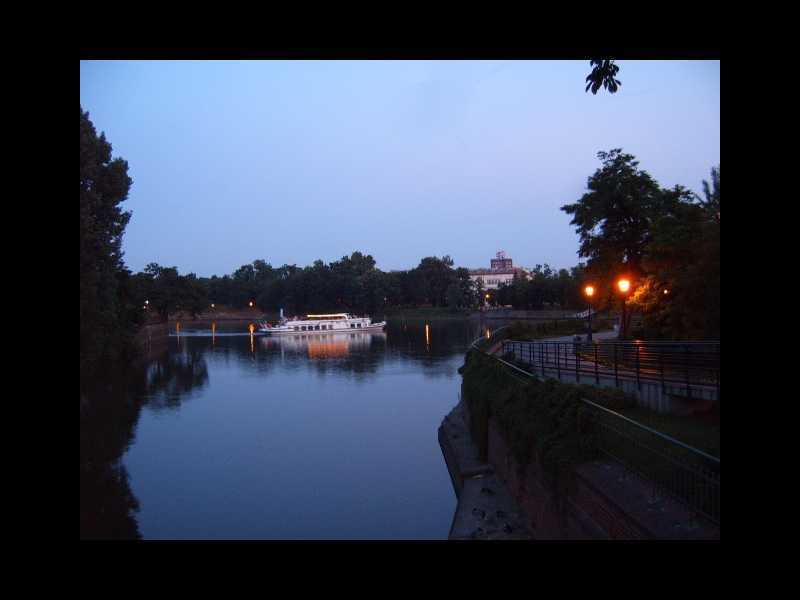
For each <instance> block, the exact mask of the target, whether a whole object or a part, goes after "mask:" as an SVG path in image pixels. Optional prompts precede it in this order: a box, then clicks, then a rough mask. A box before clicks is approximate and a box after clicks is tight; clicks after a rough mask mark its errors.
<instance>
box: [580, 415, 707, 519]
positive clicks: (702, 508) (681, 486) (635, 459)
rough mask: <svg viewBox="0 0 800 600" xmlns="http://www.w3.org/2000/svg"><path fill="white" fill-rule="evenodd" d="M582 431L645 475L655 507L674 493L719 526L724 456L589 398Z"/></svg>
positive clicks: (613, 456)
mask: <svg viewBox="0 0 800 600" xmlns="http://www.w3.org/2000/svg"><path fill="white" fill-rule="evenodd" d="M583 403H584V405H585V408H586V410H584V411H583V412H582V413H581V418H580V425H579V427H580V431H581V433H582V434H583V435H587V436H593V438H594V441H595V443H596V447H597V449H598V451H599V452H600V453H601V454H603V455H604V456H607V457H608V458H611V459H612V460H615V461H617V462H618V463H620V464H621V465H623V466H624V467H625V468H626V469H628V470H630V471H631V472H634V473H636V474H638V475H639V476H641V477H642V478H644V479H645V480H646V481H647V482H648V484H649V485H650V486H651V490H652V494H651V498H650V504H651V505H657V504H659V503H660V501H661V499H662V498H663V496H664V495H668V496H671V497H672V498H674V499H676V500H678V501H679V502H681V503H683V504H685V505H686V506H688V507H689V508H691V509H692V510H694V511H695V512H696V513H698V514H702V515H704V516H705V517H707V518H708V519H710V520H711V521H713V522H715V523H717V524H719V523H720V513H719V500H720V498H719V483H720V468H719V467H720V461H719V458H716V457H714V456H711V455H709V454H706V453H705V452H702V451H700V450H697V449H696V448H692V447H691V446H688V445H686V444H684V443H682V442H680V441H678V440H676V439H674V438H672V437H670V436H667V435H664V434H663V433H660V432H658V431H655V430H654V429H650V428H649V427H646V426H644V425H642V424H641V423H637V422H636V421H633V420H632V419H629V418H627V417H625V416H624V415H621V414H619V413H616V412H614V411H611V410H609V409H607V408H605V407H602V406H600V405H598V404H595V403H594V402H591V401H589V400H583Z"/></svg>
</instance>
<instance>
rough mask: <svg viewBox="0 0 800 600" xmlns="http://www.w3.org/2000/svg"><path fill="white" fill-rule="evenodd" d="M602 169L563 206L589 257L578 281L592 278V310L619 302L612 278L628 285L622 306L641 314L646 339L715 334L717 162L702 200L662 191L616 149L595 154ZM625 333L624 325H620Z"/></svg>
mask: <svg viewBox="0 0 800 600" xmlns="http://www.w3.org/2000/svg"><path fill="white" fill-rule="evenodd" d="M598 157H599V158H600V160H601V161H602V163H603V164H602V167H601V168H599V169H598V170H597V171H596V172H595V173H594V175H592V176H591V177H590V178H589V180H588V183H587V187H588V190H589V191H588V192H587V193H585V194H584V195H583V197H581V199H580V200H578V201H577V202H575V203H573V204H566V205H564V206H562V207H561V210H563V211H564V212H566V213H567V214H569V215H572V221H571V224H572V225H575V227H576V232H577V233H578V236H579V238H580V249H579V252H578V254H579V256H580V257H582V258H587V259H588V263H587V264H586V268H585V270H584V272H583V279H584V280H585V281H586V282H591V283H592V284H593V285H594V287H595V289H596V295H595V297H594V299H593V305H594V306H595V308H597V309H604V308H608V307H609V306H612V305H621V303H622V301H623V300H622V297H621V296H620V295H619V294H618V293H617V292H616V291H615V289H614V282H615V280H616V279H617V278H618V277H620V276H623V275H624V276H627V277H628V278H629V279H631V280H632V282H633V287H632V289H631V292H630V294H629V295H628V296H627V300H626V306H627V308H629V309H630V311H628V313H629V314H628V320H629V319H630V316H631V315H632V314H633V311H639V312H641V313H642V314H643V315H644V319H643V322H644V327H645V330H644V331H642V332H639V333H643V334H645V335H647V336H649V337H662V338H664V337H668V338H674V339H699V338H719V334H720V309H719V304H720V287H719V286H720V277H719V275H720V262H719V251H720V238H719V209H720V205H719V202H720V198H719V167H717V168H715V169H713V170H712V185H711V186H709V185H708V184H707V183H705V182H704V190H705V195H706V198H705V200H702V199H700V198H699V197H697V196H696V195H695V194H693V193H692V192H690V191H689V190H687V189H685V188H683V187H681V186H675V187H674V188H672V189H664V188H662V187H661V186H660V185H659V184H658V182H657V181H655V180H654V179H653V178H652V177H651V176H650V175H649V174H648V173H647V172H646V171H643V170H641V169H639V167H638V165H639V163H638V161H636V159H635V157H634V156H632V155H630V154H625V153H623V152H622V150H621V149H619V148H617V149H614V150H611V151H609V152H599V153H598ZM623 331H628V323H627V322H626V323H623Z"/></svg>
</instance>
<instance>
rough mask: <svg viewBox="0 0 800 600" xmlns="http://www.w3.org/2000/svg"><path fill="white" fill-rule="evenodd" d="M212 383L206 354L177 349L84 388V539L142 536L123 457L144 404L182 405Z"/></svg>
mask: <svg viewBox="0 0 800 600" xmlns="http://www.w3.org/2000/svg"><path fill="white" fill-rule="evenodd" d="M207 383H208V368H207V365H206V361H205V359H204V358H203V357H202V354H198V353H195V354H190V355H188V356H186V355H183V354H175V353H171V352H170V351H169V350H167V351H165V352H164V353H163V354H162V355H160V356H158V357H157V358H155V359H154V360H152V361H151V362H150V363H149V364H146V365H141V366H138V367H134V368H130V369H129V370H127V371H126V372H124V373H114V374H109V375H108V376H107V377H106V378H104V380H102V381H95V382H92V383H91V384H89V385H87V387H86V388H85V389H82V390H81V411H80V412H81V416H80V420H81V457H80V465H81V469H80V471H81V475H80V479H81V481H80V515H81V519H80V521H81V539H136V538H139V537H141V536H140V533H139V528H138V524H137V522H136V518H135V513H136V512H137V511H138V510H139V501H138V500H137V499H136V496H135V495H134V493H133V491H132V490H131V487H130V483H129V477H128V472H127V470H126V468H125V466H124V465H123V464H122V461H121V459H122V456H123V454H124V453H125V451H126V450H127V449H128V448H129V447H130V445H131V444H132V443H133V441H134V430H135V427H136V423H137V422H138V420H139V416H140V413H141V410H142V408H143V407H144V406H147V407H149V408H152V409H154V410H163V409H165V408H166V409H177V408H178V407H179V406H180V405H181V402H183V401H185V400H186V399H188V398H189V397H190V396H191V394H192V393H193V392H195V391H197V390H199V389H201V388H202V387H203V386H205V385H206V384H207Z"/></svg>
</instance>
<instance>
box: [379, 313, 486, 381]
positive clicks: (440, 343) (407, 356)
mask: <svg viewBox="0 0 800 600" xmlns="http://www.w3.org/2000/svg"><path fill="white" fill-rule="evenodd" d="M426 324H427V325H428V329H427V333H426V329H425V325H426ZM386 331H387V335H388V336H389V339H390V340H391V344H390V346H391V348H392V349H394V350H396V351H398V353H399V355H400V360H403V361H407V362H409V363H414V364H416V365H421V366H422V369H423V373H424V374H425V375H426V376H429V377H445V376H450V375H452V374H453V369H452V365H451V364H450V361H449V360H446V359H448V358H451V357H453V356H462V355H463V354H464V352H465V351H466V349H467V346H469V344H470V343H472V341H473V340H474V339H475V338H476V337H478V335H480V333H481V324H480V322H478V321H469V320H455V319H454V320H444V319H442V320H431V321H425V320H422V319H397V320H392V321H390V322H389V323H388V324H387V327H386Z"/></svg>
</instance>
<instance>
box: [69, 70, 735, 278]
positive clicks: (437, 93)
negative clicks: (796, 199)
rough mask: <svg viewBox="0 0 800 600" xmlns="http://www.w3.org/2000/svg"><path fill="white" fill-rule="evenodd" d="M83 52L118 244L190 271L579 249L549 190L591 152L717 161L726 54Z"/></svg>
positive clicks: (575, 172) (571, 196)
mask: <svg viewBox="0 0 800 600" xmlns="http://www.w3.org/2000/svg"><path fill="white" fill-rule="evenodd" d="M618 64H619V67H620V73H619V79H620V80H621V81H622V87H621V89H620V91H619V92H618V93H616V94H614V95H609V94H608V93H607V92H605V91H600V92H598V94H597V95H596V96H594V95H592V94H591V93H585V92H584V86H585V84H584V78H585V77H586V75H587V74H588V72H589V71H590V68H589V62H588V60H587V61H82V62H81V92H80V94H81V106H82V107H83V109H84V110H88V111H89V113H90V119H91V120H92V122H93V123H94V125H95V127H96V128H97V130H98V131H104V132H105V134H106V137H107V138H108V140H109V141H110V142H111V144H112V146H113V149H114V156H121V157H123V158H124V159H126V160H127V161H128V164H129V169H130V170H129V174H130V176H131V177H132V179H133V181H134V183H133V187H132V189H131V193H130V196H129V198H128V200H127V201H126V202H125V203H124V205H123V206H124V208H125V209H126V210H130V211H132V212H133V216H132V218H131V221H130V223H129V225H128V227H127V229H126V233H125V238H124V242H123V250H124V252H125V262H126V264H127V265H128V267H129V268H130V269H132V270H133V271H139V270H141V269H142V268H144V266H145V265H146V264H147V263H148V262H157V263H160V264H162V265H167V266H173V265H175V266H177V267H178V268H179V269H180V272H181V273H188V272H194V273H197V274H198V275H201V276H210V275H212V274H217V275H223V274H225V273H231V272H232V271H233V270H235V269H236V268H238V267H239V266H240V265H242V264H245V263H249V262H252V261H253V260H255V259H257V258H263V259H265V260H267V261H268V262H270V263H272V264H273V265H274V266H280V265H282V264H284V263H288V264H297V265H299V266H305V265H308V264H311V263H312V262H313V261H314V260H316V259H318V258H321V259H322V260H324V261H325V262H329V261H332V260H337V259H339V258H341V257H342V256H344V255H345V254H350V253H351V252H352V251H355V250H360V251H362V252H364V253H369V254H372V256H373V257H374V258H375V260H376V261H377V264H378V267H379V268H381V269H384V270H390V269H407V268H411V267H414V266H416V265H417V264H418V262H419V259H420V258H422V257H423V256H431V255H437V256H441V255H444V254H449V255H450V256H451V257H453V259H454V261H455V263H456V265H457V266H467V267H488V264H489V259H490V258H491V257H492V256H494V254H495V252H496V251H497V250H500V249H503V250H505V251H506V253H507V254H508V255H509V256H510V257H512V258H513V259H514V263H515V264H516V265H520V266H533V265H535V264H537V263H545V262H547V263H550V265H551V266H555V267H569V266H573V265H575V264H577V262H578V256H577V249H578V238H577V235H576V234H575V232H574V228H573V227H571V226H570V225H569V216H568V215H566V214H564V213H563V212H561V211H560V210H559V207H560V206H562V205H563V204H567V203H571V202H574V201H576V200H577V199H579V198H580V196H581V195H582V194H583V193H584V192H585V190H586V180H587V178H588V177H589V176H590V175H591V174H592V173H593V172H594V171H595V169H597V168H598V166H599V164H600V163H599V161H598V160H597V156H596V155H597V152H598V151H600V150H609V149H611V148H617V147H621V148H623V149H624V150H625V151H626V152H628V153H631V154H633V155H635V156H636V157H637V158H638V159H639V161H640V167H641V168H643V169H645V170H646V171H648V172H650V174H651V175H653V176H654V177H655V178H656V179H657V180H658V181H659V182H660V183H661V184H662V185H663V186H667V187H671V186H673V185H675V184H681V185H684V186H686V187H688V188H690V189H693V190H695V191H697V192H698V193H699V192H700V190H701V181H702V180H703V179H709V178H710V177H709V173H710V169H711V167H712V166H715V165H717V164H719V162H720V92H719V83H720V72H719V71H720V63H719V61H630V60H622V61H618Z"/></svg>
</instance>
